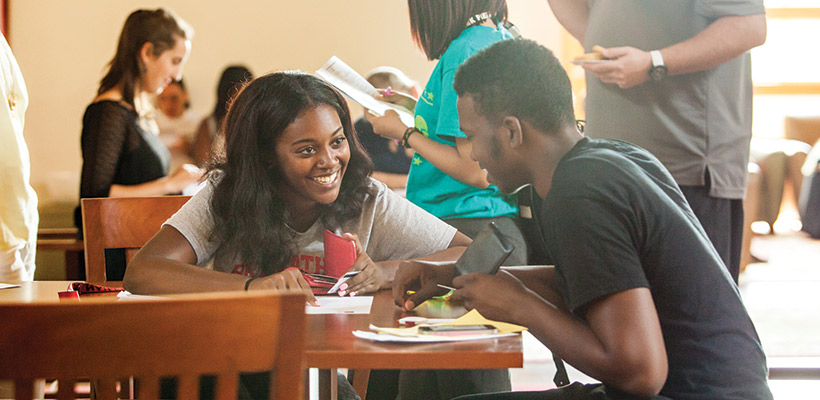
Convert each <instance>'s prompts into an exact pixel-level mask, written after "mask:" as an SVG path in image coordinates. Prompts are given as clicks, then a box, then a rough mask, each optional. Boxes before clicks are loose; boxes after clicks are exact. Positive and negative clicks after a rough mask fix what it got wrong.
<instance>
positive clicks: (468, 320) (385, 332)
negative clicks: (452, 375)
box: [353, 310, 527, 343]
mask: <svg viewBox="0 0 820 400" xmlns="http://www.w3.org/2000/svg"><path fill="white" fill-rule="evenodd" d="M433 325H438V326H464V325H492V326H494V327H495V328H496V329H497V330H498V333H496V334H487V335H476V336H455V337H454V336H436V335H423V334H419V327H420V326H425V325H424V324H421V325H416V326H413V327H410V328H381V327H378V326H375V325H370V330H371V331H372V332H368V331H353V335H354V336H356V337H358V338H361V339H367V340H373V341H377V342H407V343H429V342H459V341H467V340H484V339H495V338H500V337H506V336H514V335H516V334H518V333H520V332H523V331H525V330H527V328H525V327H523V326H520V325H515V324H510V323H506V322H499V321H492V320H489V319H487V318H484V316H482V315H481V314H480V313H479V312H478V311H476V310H471V311H470V312H468V313H467V314H465V315H464V316H462V317H461V318H458V319H455V320H453V321H451V322H445V323H441V324H433Z"/></svg>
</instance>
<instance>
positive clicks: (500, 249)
mask: <svg viewBox="0 0 820 400" xmlns="http://www.w3.org/2000/svg"><path fill="white" fill-rule="evenodd" d="M513 250H515V246H513V245H512V243H510V242H509V241H508V240H507V238H506V237H505V236H504V234H503V233H501V230H499V229H498V226H496V224H495V222H490V223H489V224H488V225H487V226H486V227H484V229H482V230H481V232H479V233H478V235H476V237H475V239H474V240H473V242H472V243H470V245H469V246H467V250H464V253H462V254H461V257H459V259H458V260H457V261H456V264H455V269H456V275H465V274H470V273H473V272H480V273H483V274H488V275H495V273H496V272H498V268H499V267H500V266H501V264H503V263H504V260H506V259H507V257H509V256H510V254H512V252H513Z"/></svg>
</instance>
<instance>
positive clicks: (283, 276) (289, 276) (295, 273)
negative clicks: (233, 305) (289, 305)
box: [248, 268, 319, 306]
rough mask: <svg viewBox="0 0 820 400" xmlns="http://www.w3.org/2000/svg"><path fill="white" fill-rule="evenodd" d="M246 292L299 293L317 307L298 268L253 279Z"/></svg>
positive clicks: (308, 286) (317, 303)
mask: <svg viewBox="0 0 820 400" xmlns="http://www.w3.org/2000/svg"><path fill="white" fill-rule="evenodd" d="M248 290H273V291H277V292H300V293H303V294H304V295H305V296H307V302H308V303H310V305H312V306H318V305H319V302H317V301H316V297H314V296H313V291H312V290H311V289H310V285H309V284H308V283H307V281H306V280H305V278H304V277H303V276H302V271H300V270H299V269H298V268H288V269H286V270H284V271H282V272H280V273H278V274H273V275H269V276H266V277H263V278H259V279H255V280H253V281H252V282H251V284H250V285H249V286H248Z"/></svg>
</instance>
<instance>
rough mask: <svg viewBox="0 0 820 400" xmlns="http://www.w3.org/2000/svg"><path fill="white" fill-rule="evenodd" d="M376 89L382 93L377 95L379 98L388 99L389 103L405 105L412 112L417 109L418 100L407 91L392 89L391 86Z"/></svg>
mask: <svg viewBox="0 0 820 400" xmlns="http://www.w3.org/2000/svg"><path fill="white" fill-rule="evenodd" d="M376 90H378V91H379V94H380V95H381V96H377V97H376V99H377V100H382V101H386V102H388V103H391V104H395V105H397V106H401V107H404V108H406V109H407V110H408V111H410V112H411V113H412V112H413V111H414V110H415V109H416V103H417V102H418V100H416V98H415V97H413V96H411V95H409V94H407V93H404V92H397V91H395V90H391V89H390V88H388V89H376Z"/></svg>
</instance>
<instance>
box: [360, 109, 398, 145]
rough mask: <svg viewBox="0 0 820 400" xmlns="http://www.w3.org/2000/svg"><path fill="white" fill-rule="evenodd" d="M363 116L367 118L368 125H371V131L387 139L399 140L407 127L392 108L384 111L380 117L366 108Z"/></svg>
mask: <svg viewBox="0 0 820 400" xmlns="http://www.w3.org/2000/svg"><path fill="white" fill-rule="evenodd" d="M364 117H365V118H367V121H368V122H370V125H373V132H375V133H376V134H378V135H381V136H384V137H386V138H388V139H393V140H401V139H402V136H404V131H405V130H406V129H407V126H406V125H404V122H401V118H399V114H398V113H397V112H395V111H393V110H387V111H385V112H384V116H382V117H380V116H378V115H375V114H373V113H371V112H370V111H369V110H368V111H367V112H365V113H364Z"/></svg>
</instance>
